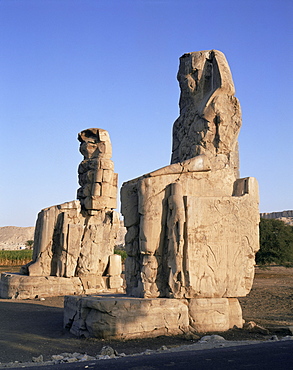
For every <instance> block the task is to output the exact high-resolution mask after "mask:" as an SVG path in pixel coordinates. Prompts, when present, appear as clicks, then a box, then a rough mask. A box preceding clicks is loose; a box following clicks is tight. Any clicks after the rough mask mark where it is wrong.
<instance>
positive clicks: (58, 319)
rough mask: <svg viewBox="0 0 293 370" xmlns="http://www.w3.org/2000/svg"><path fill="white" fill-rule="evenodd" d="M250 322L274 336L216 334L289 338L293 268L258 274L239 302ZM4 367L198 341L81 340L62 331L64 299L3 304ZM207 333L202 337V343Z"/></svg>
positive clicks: (0, 354) (235, 335)
mask: <svg viewBox="0 0 293 370" xmlns="http://www.w3.org/2000/svg"><path fill="white" fill-rule="evenodd" d="M239 301H240V303H241V306H242V309H243V318H244V319H245V321H251V320H252V321H254V322H256V323H257V324H259V325H262V326H264V327H265V328H267V329H269V334H266V335H265V334H260V333H252V332H248V331H246V330H243V329H232V330H229V331H227V332H225V333H217V334H220V335H222V336H223V337H224V338H225V339H227V340H248V339H252V340H253V339H257V340H262V339H264V340H266V339H269V337H271V336H272V335H275V334H276V335H277V336H279V337H281V336H285V335H288V334H290V331H289V329H288V327H289V326H293V268H285V267H278V266H274V267H270V268H269V269H261V268H257V269H256V276H255V280H254V284H253V288H252V290H251V292H250V294H249V295H248V296H247V297H245V298H240V299H239ZM0 328H1V330H0V362H1V363H2V364H4V363H8V362H14V361H20V362H27V361H31V359H32V357H37V356H39V355H41V354H42V355H43V356H44V360H49V359H50V356H51V355H54V354H60V353H62V352H70V353H73V352H79V353H87V354H89V355H97V354H99V353H100V351H101V348H102V347H103V346H104V345H110V346H111V347H113V348H114V349H115V350H116V351H118V352H119V353H122V352H124V353H125V354H131V353H139V352H143V351H145V350H146V349H158V348H160V347H161V346H163V345H166V346H167V347H174V346H179V345H185V344H191V343H194V342H195V341H197V339H196V338H190V337H184V336H179V337H164V336H161V337H157V338H152V339H140V340H129V341H103V340H98V339H94V338H91V339H85V338H83V339H80V338H76V337H74V336H73V335H71V334H70V333H69V332H68V331H67V330H65V329H63V297H53V298H46V299H45V300H44V301H39V300H25V301H18V300H5V299H1V300H0ZM202 335H204V333H200V334H199V338H200V337H201V336H202ZM0 367H1V364H0Z"/></svg>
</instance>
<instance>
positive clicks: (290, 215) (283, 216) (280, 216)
mask: <svg viewBox="0 0 293 370" xmlns="http://www.w3.org/2000/svg"><path fill="white" fill-rule="evenodd" d="M260 217H261V218H268V219H272V218H274V219H276V220H281V221H283V222H285V223H286V224H288V225H291V226H293V211H282V212H271V213H261V214H260Z"/></svg>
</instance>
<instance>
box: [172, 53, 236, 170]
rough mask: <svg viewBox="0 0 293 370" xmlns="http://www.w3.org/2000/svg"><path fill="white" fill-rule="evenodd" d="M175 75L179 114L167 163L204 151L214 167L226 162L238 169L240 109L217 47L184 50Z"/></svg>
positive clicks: (179, 160)
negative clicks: (177, 82)
mask: <svg viewBox="0 0 293 370" xmlns="http://www.w3.org/2000/svg"><path fill="white" fill-rule="evenodd" d="M177 78H178V81H179V85H180V89H181V95H180V101H179V106H180V116H179V118H178V119H177V120H176V122H175V123H174V126H173V148H172V160H171V163H177V162H183V161H184V160H186V159H189V158H193V157H196V156H198V155H200V154H204V155H206V156H207V157H208V158H209V160H210V161H211V165H212V167H213V168H214V169H221V168H224V167H227V166H229V167H232V168H234V169H235V173H238V145H237V137H238V133H239V129H240V126H241V110H240V105H239V102H238V100H237V98H235V97H234V93H235V89H234V84H233V80H232V75H231V72H230V68H229V65H228V63H227V60H226V58H225V56H224V54H223V53H221V52H220V51H218V50H205V51H200V52H194V53H187V54H184V55H183V56H182V57H181V58H180V65H179V71H178V75H177Z"/></svg>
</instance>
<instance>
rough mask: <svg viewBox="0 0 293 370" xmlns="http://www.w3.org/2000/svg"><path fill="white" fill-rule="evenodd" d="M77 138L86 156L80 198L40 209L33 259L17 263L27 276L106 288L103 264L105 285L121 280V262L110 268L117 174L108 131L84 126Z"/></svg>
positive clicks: (85, 289)
mask: <svg viewBox="0 0 293 370" xmlns="http://www.w3.org/2000/svg"><path fill="white" fill-rule="evenodd" d="M78 140H79V141H80V152H81V153H82V154H83V156H84V159H83V161H82V162H81V163H80V165H79V168H78V174H79V184H80V186H81V187H80V188H79V189H78V194H77V198H78V200H74V201H71V202H67V203H63V204H60V205H56V206H52V207H48V208H46V209H43V210H42V211H41V212H40V213H39V215H38V219H37V223H36V228H35V238H34V251H33V260H32V261H31V262H30V263H28V264H27V265H25V266H23V267H22V268H21V273H22V274H24V275H29V276H30V277H33V276H35V277H37V276H56V277H63V278H74V277H79V278H80V281H79V282H78V284H81V285H83V289H81V290H80V289H79V290H78V292H87V293H96V292H97V291H99V290H101V289H104V288H106V285H107V284H105V279H104V278H103V275H104V274H105V273H106V269H107V268H108V270H112V275H113V276H110V277H109V282H108V287H110V288H111V287H115V288H119V287H120V286H121V283H122V280H121V277H120V274H121V266H120V267H119V268H118V270H117V271H116V273H114V272H113V271H114V266H116V265H117V261H115V259H120V256H116V255H115V256H114V255H113V253H114V245H115V239H116V236H117V231H118V228H119V225H120V221H119V215H118V213H117V212H116V211H114V208H116V196H117V174H116V173H114V164H113V162H112V160H111V157H112V147H111V142H110V137H109V134H108V132H107V131H105V130H102V129H97V128H91V129H87V130H84V131H82V132H80V133H79V134H78ZM112 255H113V256H112ZM111 262H112V266H109V264H110V265H111ZM120 264H121V261H120ZM118 265H119V263H118ZM118 265H117V266H118ZM59 293H60V292H59ZM69 293H70V292H69ZM72 293H74V292H72ZM52 295H54V294H53V293H52Z"/></svg>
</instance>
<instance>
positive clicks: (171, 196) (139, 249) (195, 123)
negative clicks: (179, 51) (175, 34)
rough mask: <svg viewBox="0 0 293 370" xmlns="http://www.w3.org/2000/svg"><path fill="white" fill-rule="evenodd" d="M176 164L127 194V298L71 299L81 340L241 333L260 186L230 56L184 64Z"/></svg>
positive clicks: (190, 57) (193, 58)
mask: <svg viewBox="0 0 293 370" xmlns="http://www.w3.org/2000/svg"><path fill="white" fill-rule="evenodd" d="M178 80H179V84H180V88H181V96H180V103H179V105H180V116H179V118H178V119H177V120H176V122H175V123H174V127H173V152H172V159H171V164H170V165H169V166H166V167H164V168H161V169H159V170H157V171H153V172H151V173H148V174H146V175H144V176H141V177H139V178H136V179H134V180H131V181H128V182H126V183H124V184H123V186H122V189H121V202H122V214H123V216H124V225H125V226H126V228H127V234H126V236H125V245H126V251H127V254H128V257H127V259H126V265H125V276H126V285H127V296H123V297H118V296H116V297H115V296H113V297H102V296H100V297H98V296H97V297H86V298H82V297H66V300H65V316H64V324H65V326H68V327H71V332H72V333H74V334H76V335H85V336H95V337H99V338H134V337H143V336H145V337H149V336H156V335H163V334H169V335H170V334H171V335H172V334H179V333H184V332H188V331H190V330H191V331H197V332H208V331H225V330H228V329H229V328H232V327H233V326H235V325H236V326H237V327H242V325H243V320H242V311H241V307H240V304H239V302H238V300H237V297H243V296H245V295H247V294H248V293H249V291H250V289H251V286H252V283H253V277H254V257H255V253H256V252H257V250H258V249H259V235H258V224H259V210H258V185H257V181H256V180H255V179H254V178H244V179H240V178H239V175H238V174H239V161H238V143H237V138H238V134H239V130H240V126H241V111H240V105H239V102H238V100H237V98H235V97H234V93H235V91H234V85H233V81H232V77H231V72H230V69H229V66H228V63H227V61H226V59H225V56H224V55H223V54H222V53H221V52H219V51H216V50H212V51H201V52H194V53H188V54H185V55H183V56H182V57H181V58H180V67H179V72H178Z"/></svg>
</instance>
